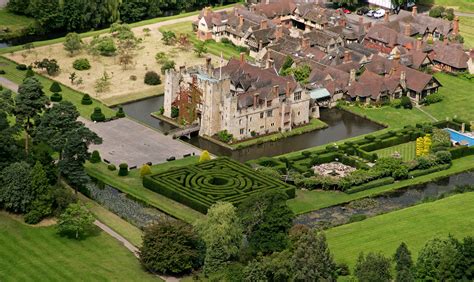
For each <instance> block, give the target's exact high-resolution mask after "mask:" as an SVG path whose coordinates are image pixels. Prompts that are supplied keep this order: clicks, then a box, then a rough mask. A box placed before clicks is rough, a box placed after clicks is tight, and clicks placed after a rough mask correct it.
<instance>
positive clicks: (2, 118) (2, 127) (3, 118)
mask: <svg viewBox="0 0 474 282" xmlns="http://www.w3.org/2000/svg"><path fill="white" fill-rule="evenodd" d="M13 109H14V101H13V97H12V92H11V91H10V90H7V89H4V90H0V170H2V169H3V168H4V167H6V166H7V165H8V164H10V163H12V162H14V161H15V160H17V159H18V147H17V144H16V140H15V136H16V135H17V134H18V132H19V130H18V127H17V126H16V125H11V124H10V121H9V120H8V117H9V116H10V115H11V114H12V113H13Z"/></svg>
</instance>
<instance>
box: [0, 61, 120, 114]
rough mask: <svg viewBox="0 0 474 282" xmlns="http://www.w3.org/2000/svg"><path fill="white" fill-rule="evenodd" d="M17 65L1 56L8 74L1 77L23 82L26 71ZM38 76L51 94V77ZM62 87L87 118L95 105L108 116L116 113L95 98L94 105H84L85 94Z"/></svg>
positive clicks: (44, 88)
mask: <svg viewBox="0 0 474 282" xmlns="http://www.w3.org/2000/svg"><path fill="white" fill-rule="evenodd" d="M16 66H17V64H16V63H14V62H12V61H10V60H7V59H5V58H3V57H0V69H3V70H5V72H6V74H0V77H5V78H6V79H9V80H11V81H13V82H15V83H17V84H21V83H22V82H23V79H24V77H25V74H26V71H20V70H17V69H16V68H15V67H16ZM35 77H36V78H38V80H39V81H40V82H41V84H42V85H43V90H44V92H45V93H46V95H48V96H51V94H52V93H51V92H50V91H49V87H51V84H52V83H53V81H52V80H51V79H49V78H46V77H44V76H41V75H38V74H37V75H35ZM61 88H62V89H63V91H62V92H61V94H62V95H63V100H67V101H70V102H71V103H73V104H74V105H75V106H76V107H77V110H78V111H79V113H80V114H81V116H82V117H84V118H86V119H90V115H91V114H92V112H93V111H94V108H95V107H100V108H101V109H102V112H103V113H104V114H105V116H106V117H111V116H114V115H115V111H114V110H112V109H110V108H108V107H106V106H104V105H103V104H102V103H100V102H98V101H95V100H93V104H92V105H82V104H81V99H82V96H83V94H82V93H80V92H78V91H75V90H73V89H71V88H69V87H67V86H64V85H61Z"/></svg>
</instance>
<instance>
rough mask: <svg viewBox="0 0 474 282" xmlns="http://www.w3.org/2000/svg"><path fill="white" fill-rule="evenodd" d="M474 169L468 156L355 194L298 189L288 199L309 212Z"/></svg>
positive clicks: (292, 205) (299, 209) (294, 207)
mask: <svg viewBox="0 0 474 282" xmlns="http://www.w3.org/2000/svg"><path fill="white" fill-rule="evenodd" d="M473 169H474V156H468V157H464V158H461V159H457V160H454V161H453V165H452V166H451V167H450V168H449V169H446V170H443V171H438V172H435V173H431V174H428V175H423V176H420V177H416V178H414V179H407V180H403V181H400V182H395V183H393V184H389V185H385V186H380V187H377V188H373V189H369V190H366V191H361V192H358V193H354V194H346V193H343V192H335V191H319V190H313V191H302V190H300V189H297V190H296V198H294V199H291V200H288V206H289V207H290V208H291V210H293V212H294V213H296V214H302V213H307V212H310V211H313V210H318V209H322V208H327V207H330V206H334V205H338V204H342V203H347V202H350V201H353V200H356V199H361V198H365V197H369V196H374V195H377V194H381V193H384V192H388V191H391V190H395V189H400V188H404V187H407V186H412V185H417V184H423V183H427V182H431V181H433V180H435V179H437V178H442V177H447V176H450V175H454V174H458V173H461V172H463V171H467V170H473Z"/></svg>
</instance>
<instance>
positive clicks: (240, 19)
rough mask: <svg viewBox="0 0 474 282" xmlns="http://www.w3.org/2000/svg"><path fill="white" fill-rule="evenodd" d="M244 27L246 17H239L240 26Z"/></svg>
mask: <svg viewBox="0 0 474 282" xmlns="http://www.w3.org/2000/svg"><path fill="white" fill-rule="evenodd" d="M243 25H244V16H242V15H240V16H239V26H240V27H242V26H243Z"/></svg>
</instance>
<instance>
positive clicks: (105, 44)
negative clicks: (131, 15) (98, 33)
mask: <svg viewBox="0 0 474 282" xmlns="http://www.w3.org/2000/svg"><path fill="white" fill-rule="evenodd" d="M94 40H95V39H93V42H92V43H91V44H94V48H95V49H96V50H97V51H98V52H99V54H101V55H102V56H113V55H115V52H116V51H117V47H115V43H114V40H113V39H112V38H110V37H102V38H97V41H94Z"/></svg>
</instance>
